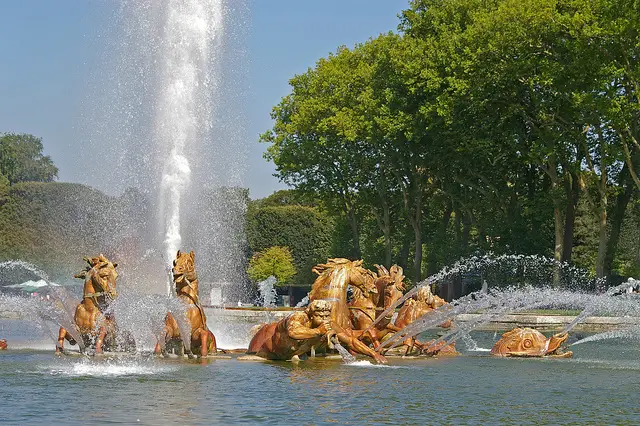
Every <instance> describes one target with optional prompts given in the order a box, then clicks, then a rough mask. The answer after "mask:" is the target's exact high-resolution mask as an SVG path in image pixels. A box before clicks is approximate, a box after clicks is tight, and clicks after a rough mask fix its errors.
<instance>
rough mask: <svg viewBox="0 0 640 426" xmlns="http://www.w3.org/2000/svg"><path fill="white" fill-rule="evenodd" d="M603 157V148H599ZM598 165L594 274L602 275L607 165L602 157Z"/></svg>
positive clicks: (605, 234)
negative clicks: (596, 253)
mask: <svg viewBox="0 0 640 426" xmlns="http://www.w3.org/2000/svg"><path fill="white" fill-rule="evenodd" d="M601 152H602V156H603V157H604V149H602V150H601ZM601 163H602V164H601V166H600V206H599V221H598V223H599V230H598V258H597V259H596V276H597V277H598V278H602V277H604V258H605V254H606V252H607V166H606V164H605V163H604V159H603V160H602V162H601Z"/></svg>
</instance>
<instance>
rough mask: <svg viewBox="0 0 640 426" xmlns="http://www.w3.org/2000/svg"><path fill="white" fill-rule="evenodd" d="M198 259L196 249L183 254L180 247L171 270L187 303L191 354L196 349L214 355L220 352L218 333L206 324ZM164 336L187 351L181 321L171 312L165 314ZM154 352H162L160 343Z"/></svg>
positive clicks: (201, 352)
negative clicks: (201, 301) (196, 262)
mask: <svg viewBox="0 0 640 426" xmlns="http://www.w3.org/2000/svg"><path fill="white" fill-rule="evenodd" d="M195 258H196V255H195V253H194V252H193V251H191V252H190V253H184V252H181V251H180V250H178V253H177V254H176V258H175V260H174V261H173V268H172V269H171V273H172V275H173V283H174V285H175V289H176V294H177V296H178V298H179V299H180V300H181V301H182V302H184V303H185V304H186V305H187V306H188V308H187V311H186V319H187V320H188V322H189V324H190V326H191V336H190V339H191V340H190V343H191V345H190V346H191V351H190V353H189V354H188V355H189V356H190V357H191V356H193V351H194V350H196V351H198V350H199V352H200V355H201V356H203V357H204V356H207V355H208V354H210V353H212V354H215V353H216V352H217V346H216V338H215V336H214V335H213V333H212V332H211V330H209V328H208V327H207V316H206V315H205V313H204V309H203V308H202V306H201V305H200V297H199V292H198V275H197V274H196V268H195ZM162 339H164V342H165V344H167V343H168V344H177V345H179V350H180V352H183V351H184V344H183V340H182V337H181V336H180V328H179V327H178V322H177V321H176V319H175V318H174V316H173V315H172V314H171V313H168V314H167V316H166V317H165V327H164V331H163V336H162ZM155 352H156V353H160V352H161V345H160V342H158V343H157V344H156V347H155Z"/></svg>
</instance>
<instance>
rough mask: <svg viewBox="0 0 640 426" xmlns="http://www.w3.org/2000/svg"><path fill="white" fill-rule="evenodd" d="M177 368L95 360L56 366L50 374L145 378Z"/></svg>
mask: <svg viewBox="0 0 640 426" xmlns="http://www.w3.org/2000/svg"><path fill="white" fill-rule="evenodd" d="M174 370H175V367H169V366H159V365H154V364H150V363H149V362H143V363H138V362H131V361H127V362H121V361H118V362H95V361H93V360H87V361H85V360H83V361H81V362H78V363H74V364H71V365H68V366H63V367H60V366H56V367H52V368H50V369H49V374H51V375H53V376H57V375H62V376H74V377H77V376H97V377H105V376H110V377H119V376H145V375H154V374H159V373H166V372H169V371H174Z"/></svg>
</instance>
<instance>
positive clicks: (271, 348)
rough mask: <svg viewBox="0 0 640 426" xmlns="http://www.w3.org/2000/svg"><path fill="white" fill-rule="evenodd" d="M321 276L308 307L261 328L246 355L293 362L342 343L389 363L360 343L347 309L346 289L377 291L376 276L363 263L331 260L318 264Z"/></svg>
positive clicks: (365, 291)
mask: <svg viewBox="0 0 640 426" xmlns="http://www.w3.org/2000/svg"><path fill="white" fill-rule="evenodd" d="M313 271H314V272H315V273H317V274H318V275H319V276H318V278H317V279H316V280H315V282H314V283H313V286H312V288H311V292H310V293H309V300H310V303H309V306H308V307H307V309H306V310H305V311H303V312H295V313H293V314H292V315H290V316H288V317H287V318H285V319H282V320H280V321H278V322H274V323H270V324H265V325H262V326H261V327H260V328H259V329H258V331H257V332H256V334H255V335H254V336H253V338H252V339H251V342H250V343H249V349H248V351H247V353H250V354H256V355H258V356H260V357H262V358H266V359H281V360H285V359H290V358H292V357H294V356H296V355H303V354H306V353H309V352H312V353H313V352H314V351H315V350H322V349H324V348H326V347H327V346H328V347H331V346H333V344H334V343H338V342H339V343H341V344H342V345H344V346H346V348H347V349H348V350H349V351H350V352H351V353H354V354H355V353H360V354H363V355H368V356H370V357H372V358H373V359H375V360H376V361H377V362H379V363H384V362H386V359H385V358H384V356H382V355H380V354H377V353H376V352H375V351H373V350H372V349H371V348H370V347H368V346H367V345H365V344H364V343H363V342H361V341H360V340H359V337H360V334H362V333H358V332H357V331H355V330H353V326H352V324H351V319H350V318H349V309H348V307H347V287H348V286H349V285H351V286H352V287H353V288H354V289H356V290H355V291H361V292H363V293H370V292H376V291H377V290H376V287H375V285H374V278H375V275H374V274H373V273H372V272H371V271H368V270H367V269H365V268H363V267H362V261H361V260H360V261H355V262H352V261H350V260H347V259H341V258H337V259H329V260H328V262H327V263H325V264H320V265H316V266H315V267H314V268H313Z"/></svg>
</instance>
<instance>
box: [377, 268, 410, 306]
mask: <svg viewBox="0 0 640 426" xmlns="http://www.w3.org/2000/svg"><path fill="white" fill-rule="evenodd" d="M374 266H375V267H376V269H377V270H378V278H377V279H376V281H375V285H376V287H377V289H378V299H377V303H376V305H377V306H378V308H382V310H386V309H387V308H389V307H390V306H391V305H393V304H394V303H395V302H397V301H398V300H399V299H400V298H401V297H402V294H403V291H404V290H405V287H404V283H403V280H404V278H405V277H404V274H403V270H402V268H401V267H400V266H398V265H393V266H392V267H391V268H389V269H387V268H385V267H384V266H381V265H374Z"/></svg>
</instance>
